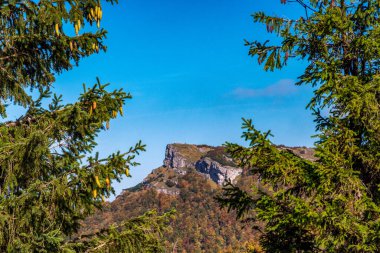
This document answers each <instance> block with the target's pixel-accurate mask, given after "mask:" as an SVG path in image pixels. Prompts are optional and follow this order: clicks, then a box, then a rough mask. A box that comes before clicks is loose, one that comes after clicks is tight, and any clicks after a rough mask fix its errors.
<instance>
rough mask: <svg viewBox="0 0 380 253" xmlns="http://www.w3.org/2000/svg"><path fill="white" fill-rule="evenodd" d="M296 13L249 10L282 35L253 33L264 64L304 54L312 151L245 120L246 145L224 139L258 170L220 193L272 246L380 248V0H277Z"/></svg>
mask: <svg viewBox="0 0 380 253" xmlns="http://www.w3.org/2000/svg"><path fill="white" fill-rule="evenodd" d="M281 3H282V4H299V5H301V6H302V7H303V8H304V10H305V12H304V14H303V15H302V16H301V17H300V18H298V19H288V18H283V16H285V15H281V17H277V16H269V15H266V14H265V13H263V12H258V13H255V14H254V15H253V18H254V21H255V22H258V23H261V24H264V25H265V26H266V29H267V31H268V32H269V33H274V34H275V35H277V36H278V38H279V40H280V43H279V44H274V45H270V43H269V41H267V42H265V43H261V42H258V41H255V42H247V45H248V46H249V47H250V50H249V54H250V55H251V56H256V57H257V58H258V62H259V64H263V65H264V69H265V70H269V71H272V70H275V69H280V68H282V67H284V66H285V65H286V64H287V61H288V59H289V58H291V57H292V58H296V59H300V60H303V61H304V62H305V63H307V66H306V68H305V70H304V73H303V74H302V75H301V76H300V77H299V79H298V83H297V84H298V85H311V86H312V87H313V89H314V96H313V98H312V99H311V101H310V103H309V104H308V105H307V108H309V109H310V110H312V112H313V114H314V116H315V123H316V132H317V134H316V136H315V138H316V143H315V157H316V161H309V160H305V159H303V158H301V157H299V156H298V155H296V154H295V153H293V152H292V151H290V150H287V149H281V148H278V147H277V146H275V145H274V144H273V143H272V142H271V141H270V140H269V139H268V137H269V136H270V135H271V132H270V131H268V132H262V131H259V130H257V129H256V128H255V127H254V126H253V124H252V121H251V120H244V123H243V128H244V132H243V138H244V139H245V140H246V141H247V142H248V146H247V147H242V146H239V145H236V144H232V143H227V144H226V145H227V148H228V150H229V152H230V153H231V154H232V156H233V157H234V158H235V160H237V161H238V162H239V164H240V165H241V166H243V167H245V168H247V169H249V170H250V171H251V172H252V173H254V174H256V175H257V176H258V178H259V180H258V183H257V185H254V186H252V191H243V190H242V189H239V188H238V187H236V186H234V185H233V184H232V183H228V184H227V185H226V186H225V188H224V194H223V195H222V196H220V198H219V201H220V202H221V204H222V205H223V206H225V207H227V208H229V209H230V210H231V209H234V210H237V213H238V216H239V217H240V218H243V219H247V220H250V221H253V222H254V223H255V224H256V225H255V228H257V229H260V230H262V234H261V246H262V247H263V249H264V250H265V251H266V252H379V251H380V237H379V235H380V219H379V218H380V216H379V211H380V191H379V186H380V153H379V150H380V75H379V70H380V61H379V60H380V50H379V48H380V43H379V41H380V23H379V18H380V2H379V1H374V0H362V1H353V0H352V1H347V0H346V1H345V0H338V1H333V0H329V1H327V0H323V1H322V0H310V1H304V0H296V1H286V0H281Z"/></svg>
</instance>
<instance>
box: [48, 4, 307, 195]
mask: <svg viewBox="0 0 380 253" xmlns="http://www.w3.org/2000/svg"><path fill="white" fill-rule="evenodd" d="M255 11H266V12H268V13H271V14H277V15H280V16H292V15H297V12H300V11H302V10H301V9H299V7H297V6H296V5H293V6H289V5H285V6H284V5H281V4H280V1H279V0H276V1H258V0H250V1H246V0H241V1H236V0H235V1H232V0H192V1H189V0H144V1H141V0H128V1H123V0H122V1H121V2H120V4H119V5H116V6H111V5H106V6H105V9H104V15H103V23H102V24H103V26H104V27H105V28H106V29H107V30H108V31H109V34H108V39H107V41H106V44H107V46H108V51H107V53H100V54H99V55H94V56H91V57H89V58H87V59H84V60H83V61H82V62H81V63H80V66H79V67H76V68H74V69H73V70H72V71H69V72H67V73H63V74H61V75H60V76H58V78H57V82H56V84H55V91H56V92H57V93H61V94H63V95H64V98H65V100H66V101H67V102H74V101H75V99H76V98H77V97H78V95H79V94H80V92H81V91H82V83H87V84H92V83H94V82H95V78H96V77H97V76H99V77H100V79H101V80H102V81H103V82H110V83H111V84H112V85H111V86H110V87H111V88H115V89H116V88H120V87H123V88H124V89H125V90H126V91H129V92H131V93H132V95H133V99H132V100H130V101H128V102H127V105H126V107H125V114H126V116H124V117H123V118H119V119H116V120H114V121H112V122H111V128H110V130H109V131H107V132H104V133H102V134H101V135H100V136H99V139H98V142H99V146H98V148H97V150H99V151H100V153H101V154H103V155H104V156H106V155H107V154H109V153H111V152H114V151H117V150H126V149H127V148H128V147H129V146H131V145H133V144H134V143H136V142H137V141H138V140H140V139H141V140H142V141H143V143H145V144H147V152H145V153H144V154H142V155H141V156H139V157H138V158H137V160H138V161H139V162H141V166H139V167H136V168H134V169H132V176H133V177H132V178H128V179H126V180H123V182H122V183H120V184H116V185H115V186H116V189H117V193H120V191H121V190H122V189H124V188H127V187H130V186H133V185H135V184H137V183H139V182H141V181H142V179H143V178H144V177H145V176H146V175H147V174H148V173H150V171H151V170H152V169H154V168H156V167H158V166H160V165H161V164H162V160H163V158H164V151H165V146H166V144H168V143H173V142H180V143H194V144H209V145H221V144H223V143H224V142H225V141H232V142H238V143H242V144H243V142H242V141H241V139H240V136H241V129H240V127H241V117H246V118H253V120H254V123H255V125H256V126H257V128H259V129H262V130H268V129H271V130H272V132H273V134H274V135H275V137H274V138H273V141H274V142H275V143H277V144H286V145H290V146H304V145H305V146H312V144H313V140H312V138H311V137H310V136H311V135H312V134H313V131H314V126H313V120H312V117H311V114H310V112H309V111H307V110H305V105H306V104H307V102H308V100H309V98H310V97H311V94H312V92H311V89H310V88H307V87H296V86H294V85H293V84H294V81H295V80H296V79H297V76H299V75H300V74H301V73H302V68H303V67H304V63H302V62H299V61H294V60H292V61H290V62H289V66H288V67H286V68H284V69H282V70H280V71H275V72H264V71H263V70H262V67H260V66H258V65H257V61H256V59H254V58H251V57H249V56H248V48H247V47H245V46H244V39H248V40H254V39H258V40H266V39H267V38H270V36H269V35H268V34H267V33H266V32H265V27H264V26H262V25H259V24H254V23H253V22H252V18H251V16H250V15H251V14H252V13H253V12H255ZM272 39H273V38H272Z"/></svg>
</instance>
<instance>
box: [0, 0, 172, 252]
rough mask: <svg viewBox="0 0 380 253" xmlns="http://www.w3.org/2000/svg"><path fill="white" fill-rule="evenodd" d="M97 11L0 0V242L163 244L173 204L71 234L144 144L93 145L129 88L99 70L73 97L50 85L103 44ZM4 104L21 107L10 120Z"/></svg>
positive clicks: (60, 248)
mask: <svg viewBox="0 0 380 253" xmlns="http://www.w3.org/2000/svg"><path fill="white" fill-rule="evenodd" d="M107 2H110V3H111V4H113V3H115V1H113V0H109V1H107ZM103 4H104V3H103ZM101 19H102V3H101V2H100V1H94V0H74V1H71V0H69V1H51V0H41V1H29V0H22V1H20V0H15V1H14V0H10V1H2V2H1V3H0V31H1V32H0V114H1V116H2V117H3V118H4V119H5V120H3V122H2V123H0V252H160V251H162V250H163V249H162V247H161V244H160V239H159V237H160V235H161V232H162V229H164V227H165V224H166V223H167V222H168V219H169V218H170V215H171V213H168V214H165V215H162V216H159V215H157V214H156V213H154V212H150V213H147V214H146V215H144V216H141V217H138V218H135V219H132V220H129V221H125V222H124V223H122V224H118V225H115V226H113V227H110V228H105V229H103V230H101V231H99V232H98V233H94V234H92V235H87V236H86V237H78V235H77V234H76V233H77V231H78V229H79V228H80V222H81V221H83V220H84V219H85V218H86V217H87V216H88V215H90V214H91V213H93V212H94V211H95V210H96V209H98V208H101V207H102V202H103V200H104V198H107V197H109V196H110V195H111V194H113V193H114V189H113V187H112V181H115V180H116V181H120V180H121V178H122V175H123V174H127V176H129V168H130V166H134V165H137V163H136V162H134V158H135V155H136V154H139V152H141V151H144V149H145V146H144V145H143V144H141V142H139V143H137V144H136V145H135V146H134V147H131V148H130V149H129V150H127V151H126V152H117V153H114V154H111V155H109V156H103V157H102V156H101V155H100V154H98V153H96V154H93V150H94V148H95V146H96V141H95V138H96V137H97V135H98V134H99V132H100V131H104V130H106V129H108V128H109V126H110V121H111V120H112V119H113V118H116V117H117V116H118V115H119V114H121V115H122V114H123V106H124V103H125V100H126V99H130V98H131V95H130V94H129V93H126V92H124V91H123V90H122V89H120V90H114V91H108V90H107V84H102V83H101V82H100V81H99V80H97V82H96V83H95V84H94V85H92V86H91V87H86V86H85V85H83V86H84V89H83V93H82V94H81V95H80V96H79V99H78V101H77V102H75V103H73V104H64V103H62V97H61V96H59V95H56V94H53V93H52V92H51V88H52V84H53V83H54V81H55V75H56V74H59V73H61V72H63V71H66V70H70V69H71V68H72V67H73V65H77V64H78V63H79V61H80V60H81V59H82V58H83V57H87V56H90V55H92V54H94V53H98V52H99V51H102V50H103V51H105V49H106V47H105V45H104V44H103V40H104V38H105V35H106V31H105V30H104V29H102V28H101V26H100V21H101ZM95 24H96V25H97V29H96V28H95V29H94V28H91V27H92V26H94V25H95ZM90 28H91V29H90ZM32 94H33V96H32ZM33 97H35V99H33ZM7 106H22V107H24V108H26V109H27V110H26V113H25V114H23V115H21V116H20V117H19V118H18V119H17V120H15V121H7V119H6V108H7Z"/></svg>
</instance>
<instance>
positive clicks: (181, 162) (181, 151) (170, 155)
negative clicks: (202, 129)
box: [164, 144, 242, 185]
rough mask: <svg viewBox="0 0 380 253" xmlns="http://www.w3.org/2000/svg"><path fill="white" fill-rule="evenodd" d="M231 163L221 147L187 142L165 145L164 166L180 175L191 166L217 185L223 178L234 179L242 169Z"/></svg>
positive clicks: (221, 182) (222, 181)
mask: <svg viewBox="0 0 380 253" xmlns="http://www.w3.org/2000/svg"><path fill="white" fill-rule="evenodd" d="M217 160H218V161H217ZM233 165H234V164H233V162H232V159H230V158H229V157H227V156H226V154H225V152H224V148H223V147H210V146H206V145H188V144H169V145H167V147H166V152H165V159H164V166H165V167H166V168H170V169H173V170H174V171H176V172H177V173H179V174H182V175H183V174H186V170H184V169H185V168H193V169H196V170H197V171H198V172H199V173H201V174H202V175H204V176H206V177H207V178H209V179H211V180H212V181H214V182H215V183H217V184H219V185H222V184H223V183H224V181H225V180H231V181H234V180H235V179H236V177H237V176H239V175H240V174H241V173H242V169H240V168H237V167H236V166H233Z"/></svg>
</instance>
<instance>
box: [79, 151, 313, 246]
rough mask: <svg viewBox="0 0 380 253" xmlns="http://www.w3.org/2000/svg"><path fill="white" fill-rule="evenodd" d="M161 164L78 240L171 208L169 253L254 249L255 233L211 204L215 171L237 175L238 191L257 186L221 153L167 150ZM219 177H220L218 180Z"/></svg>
mask: <svg viewBox="0 0 380 253" xmlns="http://www.w3.org/2000/svg"><path fill="white" fill-rule="evenodd" d="M283 148H284V147H283ZM293 150H296V151H297V152H298V153H301V154H302V155H309V156H311V154H312V153H311V152H312V151H311V150H310V149H306V148H304V149H302V148H301V149H293ZM199 161H208V162H209V163H210V165H211V166H209V167H213V168H214V169H208V170H207V169H206V170H204V168H205V167H206V168H207V166H205V165H203V166H199V164H203V163H201V162H199ZM164 164H166V166H165V165H164V166H163V167H160V168H158V169H155V170H153V171H152V173H151V174H149V175H148V176H147V177H146V179H145V180H144V181H143V182H142V183H141V184H139V185H137V186H136V187H134V188H131V189H127V190H125V191H124V192H123V193H122V194H121V195H119V196H118V197H117V199H116V200H115V201H113V202H112V203H107V204H106V207H105V208H104V210H103V212H99V213H97V214H96V215H94V216H93V217H91V218H90V219H88V220H87V221H86V227H85V229H83V230H82V231H81V234H83V235H85V234H88V233H94V232H96V231H98V230H100V229H102V228H103V227H107V226H108V225H110V224H113V223H115V224H117V223H118V222H121V221H122V220H124V219H125V218H129V217H134V216H138V215H141V214H143V213H144V212H146V211H148V210H153V209H154V210H157V211H158V212H160V213H163V212H167V211H169V210H171V209H173V208H174V209H176V210H177V213H176V219H175V220H174V221H172V223H171V224H170V228H169V230H168V231H167V232H166V233H165V235H164V237H163V238H165V240H166V241H165V245H166V250H167V251H168V252H247V250H248V249H252V248H253V247H255V245H257V238H258V237H257V233H258V232H257V231H255V230H252V227H251V224H250V223H244V222H240V221H236V215H235V214H234V213H228V212H227V210H225V209H220V207H219V205H218V203H217V201H216V200H215V199H214V198H215V197H216V196H217V195H218V194H220V192H221V185H219V184H218V183H217V182H218V179H217V178H216V177H215V176H210V174H215V171H219V172H221V171H223V168H226V169H227V170H230V171H231V170H233V171H240V172H241V173H243V174H239V175H237V176H236V178H234V180H235V181H236V183H237V184H238V185H242V186H244V185H250V184H251V183H252V182H253V181H255V180H256V178H255V177H254V176H251V175H245V174H244V172H242V170H240V169H238V168H236V167H233V166H232V165H234V164H233V162H232V161H231V160H230V158H229V157H228V156H227V155H226V154H225V152H224V148H221V147H217V148H213V147H209V146H195V145H183V144H175V145H168V147H167V150H166V156H165V160H164ZM226 164H228V165H226ZM173 166H175V167H173ZM181 166H185V167H181ZM202 169H203V170H202ZM228 175H229V176H231V173H228V172H227V171H225V174H224V176H225V177H228ZM235 175H236V174H233V176H235ZM222 176H223V174H221V173H219V177H222ZM212 178H214V179H215V180H213V179H212ZM230 179H231V178H230ZM215 181H216V182H215Z"/></svg>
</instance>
